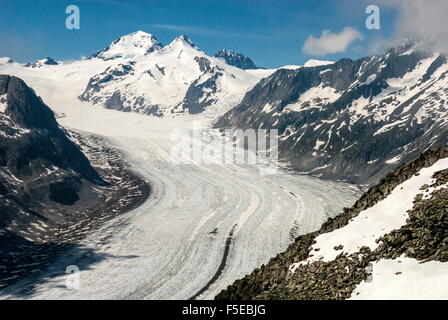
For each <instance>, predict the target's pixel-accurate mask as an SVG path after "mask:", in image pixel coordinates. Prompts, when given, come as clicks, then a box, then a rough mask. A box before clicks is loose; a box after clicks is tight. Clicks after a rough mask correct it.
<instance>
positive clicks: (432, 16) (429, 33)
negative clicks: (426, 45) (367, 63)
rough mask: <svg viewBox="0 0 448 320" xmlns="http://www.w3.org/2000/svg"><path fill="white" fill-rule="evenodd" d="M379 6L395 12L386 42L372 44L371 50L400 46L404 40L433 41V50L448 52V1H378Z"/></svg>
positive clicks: (381, 40)
mask: <svg viewBox="0 0 448 320" xmlns="http://www.w3.org/2000/svg"><path fill="white" fill-rule="evenodd" d="M378 4H379V6H380V9H381V7H382V6H392V7H395V8H396V9H397V10H398V19H397V21H396V23H395V31H394V33H393V35H392V36H391V37H390V38H388V39H380V40H378V41H376V42H375V43H373V45H372V48H373V49H374V50H375V51H378V49H380V50H381V49H383V48H384V47H391V46H395V45H397V44H400V43H403V42H404V41H405V40H406V38H408V37H414V38H419V39H422V40H433V44H434V45H435V46H436V48H434V49H436V50H441V51H445V52H448V32H446V23H447V22H446V20H447V18H448V1H446V0H424V1H421V0H378Z"/></svg>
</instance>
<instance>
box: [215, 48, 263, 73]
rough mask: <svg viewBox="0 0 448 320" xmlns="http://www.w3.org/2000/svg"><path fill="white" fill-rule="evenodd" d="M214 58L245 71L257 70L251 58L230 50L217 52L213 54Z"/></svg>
mask: <svg viewBox="0 0 448 320" xmlns="http://www.w3.org/2000/svg"><path fill="white" fill-rule="evenodd" d="M215 57H216V58H220V59H223V60H224V61H225V62H226V63H227V64H228V65H231V66H234V67H237V68H240V69H243V70H246V69H257V66H256V65H255V63H254V62H253V61H252V59H251V58H249V57H246V56H245V55H243V54H241V53H238V52H235V51H232V50H219V51H218V52H217V53H215Z"/></svg>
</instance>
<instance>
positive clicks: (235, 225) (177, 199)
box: [0, 60, 359, 299]
mask: <svg viewBox="0 0 448 320" xmlns="http://www.w3.org/2000/svg"><path fill="white" fill-rule="evenodd" d="M110 63H111V62H110V61H101V62H99V61H97V60H85V61H77V62H73V63H68V64H64V65H63V66H42V67H41V68H36V69H32V70H31V69H29V68H24V67H22V66H19V65H18V64H15V63H8V64H4V65H1V66H0V73H5V74H12V75H15V76H18V77H20V78H22V79H23V80H25V81H26V82H27V84H28V85H30V86H31V87H33V88H34V89H35V90H36V93H37V94H38V95H40V96H41V97H42V98H43V100H44V101H45V102H46V103H47V104H48V105H49V106H50V107H52V108H53V110H54V111H55V112H56V114H57V115H58V117H59V119H58V121H59V123H60V124H61V125H63V126H65V127H66V128H71V129H74V130H77V131H81V132H90V133H94V134H97V135H101V136H104V137H106V138H107V139H108V140H110V141H111V143H113V144H114V145H115V146H116V147H117V148H119V149H121V150H122V151H124V152H125V153H126V154H127V157H128V161H129V163H131V164H132V165H133V167H134V169H135V170H136V171H137V172H138V173H139V174H140V175H142V176H143V177H144V178H145V179H146V180H147V181H148V182H149V183H150V184H151V188H152V194H151V196H150V198H149V200H148V201H146V202H145V203H144V204H143V205H142V206H140V207H139V208H137V209H135V210H133V211H131V212H128V213H127V214H124V215H122V216H120V217H118V218H115V219H113V220H111V221H108V222H107V223H105V224H104V225H103V226H102V227H101V228H100V229H99V230H97V231H95V232H93V233H92V234H90V235H89V236H88V237H87V238H86V239H84V240H83V241H82V243H81V245H82V246H83V247H85V248H89V249H91V250H92V251H91V252H90V253H88V254H86V252H85V251H80V250H79V249H72V250H70V251H68V252H66V253H64V254H63V255H62V256H61V257H60V258H59V259H58V260H57V261H55V262H54V263H53V264H52V265H51V266H50V267H49V268H48V269H47V270H44V271H42V272H43V275H44V276H45V278H46V280H45V281H40V280H38V279H37V277H33V276H30V277H29V278H27V279H24V280H23V281H21V282H19V283H17V284H16V285H14V286H11V287H9V288H7V289H5V290H3V291H2V292H0V298H3V299H5V298H32V299H106V298H107V299H188V298H193V297H194V298H197V299H211V298H213V297H214V296H215V295H216V294H217V293H218V292H219V291H220V290H222V289H224V288H225V287H226V286H227V285H229V284H231V283H232V282H233V281H234V280H236V279H238V278H241V277H243V276H244V275H246V274H248V273H249V272H251V271H252V270H253V269H254V268H256V267H258V266H260V265H261V264H263V263H266V262H267V261H268V260H269V259H270V258H271V257H273V256H275V255H276V254H277V253H279V252H281V251H284V250H285V249H286V248H287V246H288V245H289V244H290V243H291V242H292V241H293V240H294V238H295V237H296V236H298V235H299V234H303V233H307V232H310V231H314V230H316V229H318V228H319V227H320V225H321V224H322V223H323V222H324V221H325V220H326V219H327V218H328V217H331V216H335V215H336V214H338V213H340V212H341V211H342V208H343V207H347V206H350V205H351V204H352V203H353V202H354V200H355V199H356V198H357V196H358V195H359V190H358V189H357V188H355V187H354V186H352V185H347V184H344V183H336V182H328V181H322V180H319V179H316V178H311V177H306V176H300V175H294V174H291V173H288V172H286V171H280V170H279V171H278V172H277V173H275V174H274V175H260V174H259V170H258V168H257V167H256V166H250V165H216V164H215V165H213V164H209V165H206V164H180V165H179V164H175V163H173V162H171V161H170V151H171V148H172V147H173V145H174V143H175V142H173V141H172V140H171V139H170V137H171V133H172V132H173V130H176V129H185V130H188V129H190V128H192V127H193V122H194V121H200V122H201V123H202V127H203V128H205V127H207V126H209V125H210V123H211V122H212V121H213V120H214V119H215V118H216V116H217V115H219V114H222V113H223V112H224V111H225V110H220V108H219V106H214V107H213V108H212V109H210V110H207V111H206V112H205V113H203V114H201V115H197V116H176V117H166V118H156V117H148V116H144V115H140V114H136V113H124V112H118V111H113V110H105V109H102V108H99V107H95V106H92V105H91V104H89V103H87V102H81V101H79V100H78V99H77V96H78V95H79V94H80V93H81V92H82V91H83V90H84V88H85V86H86V83H87V81H88V79H89V78H90V77H91V76H92V75H94V74H96V73H98V72H101V71H102V70H104V69H105V68H106V67H107V65H108V64H110ZM86 66H87V67H86ZM86 70H88V72H86ZM223 262H224V263H223ZM69 265H76V266H79V268H80V270H81V272H80V289H79V290H68V289H67V288H66V286H65V280H66V279H67V277H66V275H65V270H66V267H67V266H69ZM29 288H33V290H28V289H29ZM198 293H200V294H198Z"/></svg>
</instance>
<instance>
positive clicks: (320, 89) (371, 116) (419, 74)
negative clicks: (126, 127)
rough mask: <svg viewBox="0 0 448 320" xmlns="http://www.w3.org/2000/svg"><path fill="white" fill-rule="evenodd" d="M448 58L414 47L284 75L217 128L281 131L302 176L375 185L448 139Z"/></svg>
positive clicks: (285, 156) (263, 85) (286, 153)
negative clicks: (391, 171)
mask: <svg viewBox="0 0 448 320" xmlns="http://www.w3.org/2000/svg"><path fill="white" fill-rule="evenodd" d="M447 75H448V62H447V57H446V55H445V54H441V53H432V52H427V51H425V50H423V48H422V47H421V46H419V44H416V43H411V42H409V43H406V44H404V45H402V46H399V47H396V48H393V49H390V50H388V51H387V52H386V53H384V54H381V55H376V56H371V57H366V58H362V59H359V60H356V61H353V60H350V59H342V60H339V61H337V62H336V63H334V64H328V65H324V66H317V67H302V68H299V69H296V70H286V69H280V70H277V71H276V72H275V73H274V74H272V75H271V76H269V77H267V78H265V79H262V80H261V81H260V82H259V83H258V84H257V85H256V86H255V87H254V88H253V89H252V90H250V91H249V92H247V93H246V95H245V96H244V98H243V99H242V101H241V102H240V103H239V104H238V105H237V106H236V107H234V108H233V109H232V110H230V111H229V112H227V113H226V114H225V115H224V116H222V117H221V118H220V119H219V120H218V121H217V122H216V124H215V127H216V128H230V127H231V128H234V127H237V128H242V129H247V128H278V129H279V133H280V134H281V137H280V141H279V151H280V157H281V159H282V161H283V162H284V163H286V165H287V166H289V167H290V168H292V169H295V170H297V171H299V172H302V173H306V174H312V175H315V176H318V177H324V178H330V179H343V180H348V181H350V182H354V183H364V184H371V183H374V182H376V181H378V180H379V179H380V178H381V177H382V176H384V175H385V174H386V173H387V172H388V171H390V170H391V169H392V168H394V167H396V166H397V165H398V164H400V163H404V162H406V161H407V160H409V159H411V158H413V157H415V156H416V155H418V154H419V153H420V152H422V151H424V150H426V149H428V148H430V147H433V148H434V147H438V146H444V145H446V143H447V137H448V131H447V128H448V112H447V111H448V110H447V109H448V105H447V103H446V102H447V98H448V78H447Z"/></svg>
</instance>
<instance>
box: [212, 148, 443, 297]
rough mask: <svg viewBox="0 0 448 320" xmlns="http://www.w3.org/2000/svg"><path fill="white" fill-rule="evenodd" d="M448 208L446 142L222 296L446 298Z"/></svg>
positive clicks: (366, 194)
mask: <svg viewBox="0 0 448 320" xmlns="http://www.w3.org/2000/svg"><path fill="white" fill-rule="evenodd" d="M447 207H448V147H441V148H438V149H436V150H429V151H427V152H425V153H423V154H421V155H420V156H418V157H417V158H416V159H414V160H412V161H410V162H408V163H406V164H404V165H402V166H400V167H399V168H397V169H396V170H395V171H393V172H391V173H389V174H388V175H387V176H386V177H385V178H383V179H382V180H381V181H380V182H379V183H378V184H377V185H375V186H374V187H372V188H370V189H369V190H368V191H367V192H366V193H365V194H364V195H363V196H362V197H361V198H360V199H359V200H358V201H357V202H356V203H355V205H354V206H353V207H352V208H350V209H348V208H347V209H344V212H343V213H342V214H341V215H339V216H337V217H336V218H333V219H329V220H328V221H327V222H326V223H325V224H324V225H323V226H322V227H321V229H320V230H319V231H317V232H313V233H310V234H307V235H304V236H300V237H298V238H297V239H296V241H295V243H294V244H292V245H291V246H290V247H289V248H288V250H287V251H286V252H284V253H282V254H279V255H278V256H277V257H275V258H273V259H272V260H271V261H269V263H268V264H266V265H263V266H261V267H260V268H258V269H256V270H255V271H253V272H252V273H251V274H250V275H248V276H246V277H245V278H243V279H241V280H238V281H236V282H235V283H234V284H233V285H231V286H229V287H228V288H227V290H225V291H222V292H221V293H220V294H219V295H218V296H217V299H219V300H220V299H347V298H352V299H357V298H358V299H371V298H374V299H406V298H409V299H425V298H430V299H431V298H437V299H446V298H447V297H448V290H447V289H446V287H445V286H444V283H446V281H447V280H448V273H447V271H448V243H447V239H448V210H447ZM422 288H424V290H422Z"/></svg>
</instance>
